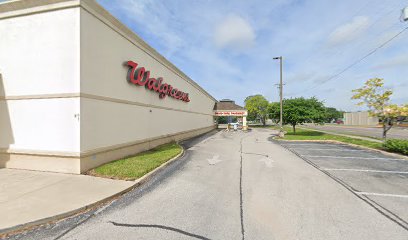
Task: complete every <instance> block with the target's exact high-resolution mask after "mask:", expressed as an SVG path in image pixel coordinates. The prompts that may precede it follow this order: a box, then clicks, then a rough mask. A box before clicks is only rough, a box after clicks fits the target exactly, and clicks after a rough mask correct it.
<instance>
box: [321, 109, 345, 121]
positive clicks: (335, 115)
mask: <svg viewBox="0 0 408 240" xmlns="http://www.w3.org/2000/svg"><path fill="white" fill-rule="evenodd" d="M343 113H344V112H343V111H339V110H337V109H336V108H333V107H327V108H326V120H325V122H327V123H330V122H332V121H336V120H337V119H339V118H343Z"/></svg>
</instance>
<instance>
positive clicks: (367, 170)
mask: <svg viewBox="0 0 408 240" xmlns="http://www.w3.org/2000/svg"><path fill="white" fill-rule="evenodd" d="M321 170H323V171H352V172H373V173H395V174H408V172H401V171H384V170H371V169H352V168H321Z"/></svg>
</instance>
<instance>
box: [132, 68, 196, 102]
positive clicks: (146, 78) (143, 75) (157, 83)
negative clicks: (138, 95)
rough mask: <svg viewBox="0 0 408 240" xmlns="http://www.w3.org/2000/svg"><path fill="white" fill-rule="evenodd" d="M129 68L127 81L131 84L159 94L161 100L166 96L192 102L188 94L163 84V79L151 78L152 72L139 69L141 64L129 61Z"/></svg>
mask: <svg viewBox="0 0 408 240" xmlns="http://www.w3.org/2000/svg"><path fill="white" fill-rule="evenodd" d="M126 64H127V66H128V67H129V71H128V74H127V81H128V82H129V83H131V84H134V85H138V86H144V87H145V88H146V89H147V90H151V91H154V92H156V93H158V95H159V98H161V99H163V98H165V97H166V96H169V97H172V98H174V99H177V100H181V101H184V102H190V98H189V96H188V93H186V92H183V91H180V90H178V89H177V88H175V87H173V86H172V85H170V84H167V83H165V82H163V78H161V77H159V78H157V79H156V78H152V77H150V71H148V70H146V69H145V68H144V67H138V65H139V64H137V63H135V62H133V61H128V62H127V63H126Z"/></svg>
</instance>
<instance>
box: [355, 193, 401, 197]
mask: <svg viewBox="0 0 408 240" xmlns="http://www.w3.org/2000/svg"><path fill="white" fill-rule="evenodd" d="M354 193H356V194H358V195H365V196H380V197H398V198H408V195H399V194H388V193H370V192H354Z"/></svg>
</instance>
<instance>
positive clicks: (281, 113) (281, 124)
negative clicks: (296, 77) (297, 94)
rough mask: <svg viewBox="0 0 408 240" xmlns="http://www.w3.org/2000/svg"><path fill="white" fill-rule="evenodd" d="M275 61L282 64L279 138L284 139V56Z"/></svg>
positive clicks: (275, 58)
mask: <svg viewBox="0 0 408 240" xmlns="http://www.w3.org/2000/svg"><path fill="white" fill-rule="evenodd" d="M273 59H274V60H278V59H279V62H280V82H279V97H280V120H279V128H280V130H279V137H284V135H285V134H284V131H283V77H282V74H283V71H282V64H283V58H282V56H280V57H274V58H273Z"/></svg>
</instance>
